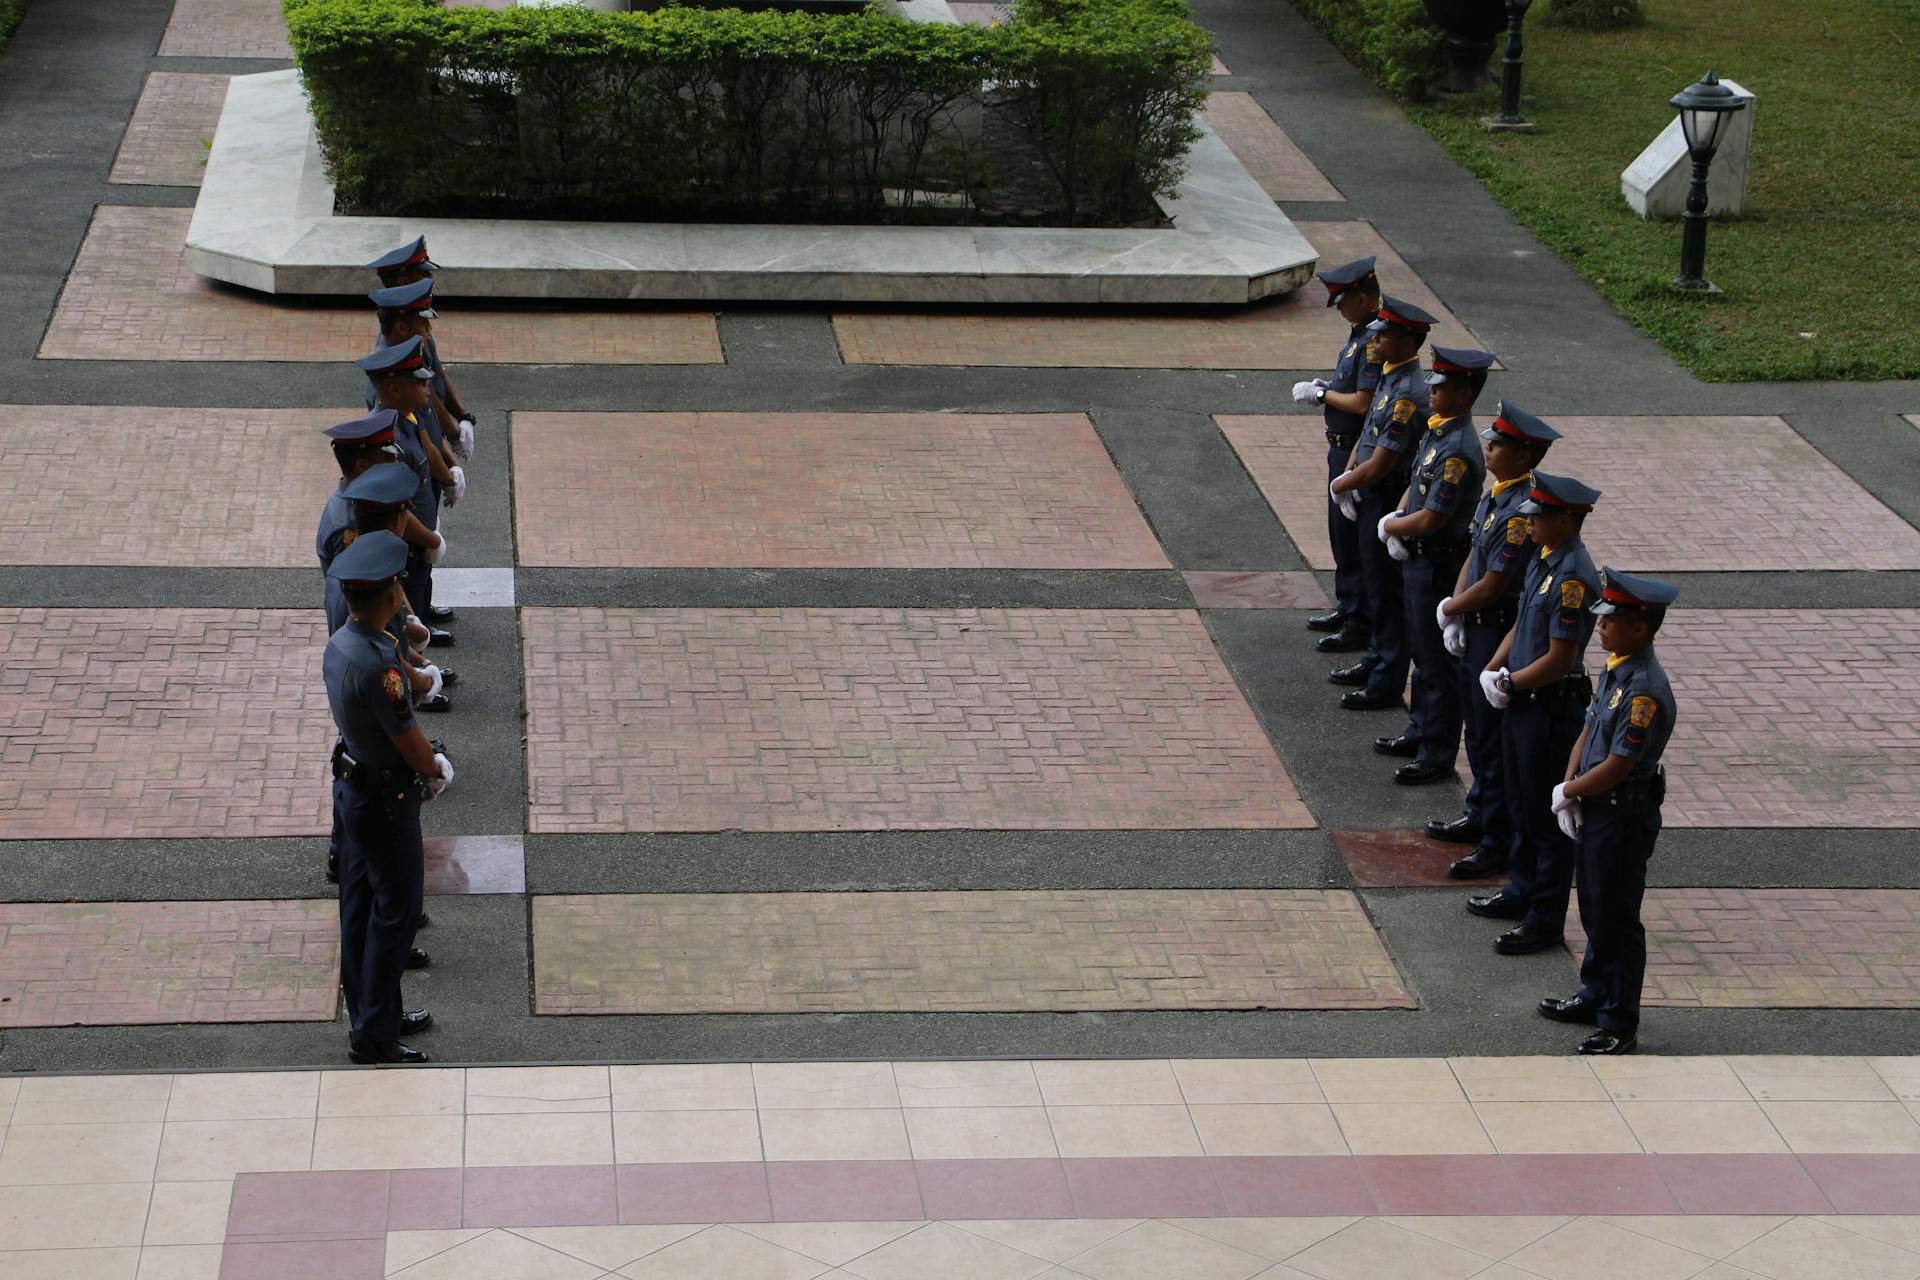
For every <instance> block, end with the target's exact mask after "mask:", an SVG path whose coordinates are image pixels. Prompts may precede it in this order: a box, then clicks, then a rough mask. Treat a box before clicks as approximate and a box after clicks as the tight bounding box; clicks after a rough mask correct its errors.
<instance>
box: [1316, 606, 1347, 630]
mask: <svg viewBox="0 0 1920 1280" xmlns="http://www.w3.org/2000/svg"><path fill="white" fill-rule="evenodd" d="M1346 625H1347V615H1346V614H1344V613H1342V612H1340V611H1339V610H1338V609H1335V610H1334V611H1333V612H1332V613H1316V614H1314V615H1313V616H1312V617H1311V618H1308V619H1307V630H1309V631H1338V630H1339V629H1340V628H1341V627H1344V626H1346Z"/></svg>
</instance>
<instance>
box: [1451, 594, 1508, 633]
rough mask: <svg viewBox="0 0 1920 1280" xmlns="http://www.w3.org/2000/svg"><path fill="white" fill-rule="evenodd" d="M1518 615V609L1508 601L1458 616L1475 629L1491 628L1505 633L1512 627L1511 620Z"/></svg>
mask: <svg viewBox="0 0 1920 1280" xmlns="http://www.w3.org/2000/svg"><path fill="white" fill-rule="evenodd" d="M1519 615H1520V607H1519V606H1518V605H1517V604H1515V603H1514V602H1513V601H1511V600H1508V601H1506V602H1505V603H1504V604H1496V605H1492V606H1490V607H1488V608H1485V609H1476V610H1475V611H1474V612H1472V613H1463V614H1461V615H1460V616H1461V617H1463V618H1465V619H1466V620H1467V622H1468V623H1469V624H1470V625H1472V626H1476V627H1491V628H1493V629H1494V630H1495V631H1503V632H1504V631H1507V630H1510V629H1511V628H1512V627H1513V620H1514V619H1515V618H1516V617H1518V616H1519Z"/></svg>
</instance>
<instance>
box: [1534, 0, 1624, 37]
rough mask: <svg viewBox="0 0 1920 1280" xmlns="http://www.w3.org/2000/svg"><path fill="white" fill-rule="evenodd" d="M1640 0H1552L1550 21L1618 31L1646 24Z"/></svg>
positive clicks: (1564, 25) (1579, 29) (1563, 25)
mask: <svg viewBox="0 0 1920 1280" xmlns="http://www.w3.org/2000/svg"><path fill="white" fill-rule="evenodd" d="M1646 20H1647V15H1646V11H1645V10H1643V9H1642V8H1641V7H1640V0H1553V3H1552V4H1551V5H1550V6H1549V7H1548V9H1547V21H1548V22H1551V23H1552V24H1553V25H1554V26H1556V27H1571V28H1573V29H1574V30H1576V31H1618V30H1620V29H1621V28H1623V27H1638V26H1642V25H1644V24H1645V23H1646Z"/></svg>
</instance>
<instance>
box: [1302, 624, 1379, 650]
mask: <svg viewBox="0 0 1920 1280" xmlns="http://www.w3.org/2000/svg"><path fill="white" fill-rule="evenodd" d="M1372 643H1373V633H1372V632H1370V631H1367V630H1365V629H1363V628H1361V627H1356V626H1354V625H1353V624H1352V623H1348V624H1347V625H1346V626H1344V627H1342V628H1340V629H1339V630H1338V631H1336V632H1334V633H1333V634H1332V635H1330V636H1321V637H1320V638H1319V639H1318V640H1316V641H1314V644H1313V647H1314V648H1316V649H1318V650H1319V651H1320V652H1322V653H1357V652H1359V651H1360V650H1362V649H1364V648H1366V647H1367V646H1368V645H1370V644H1372Z"/></svg>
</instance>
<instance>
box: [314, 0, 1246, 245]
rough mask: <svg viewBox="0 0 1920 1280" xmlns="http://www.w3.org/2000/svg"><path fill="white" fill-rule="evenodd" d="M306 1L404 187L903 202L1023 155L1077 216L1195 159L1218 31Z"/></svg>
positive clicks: (1115, 15)
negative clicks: (1198, 118) (1013, 142)
mask: <svg viewBox="0 0 1920 1280" xmlns="http://www.w3.org/2000/svg"><path fill="white" fill-rule="evenodd" d="M283 3H284V7H285V11H286V16H287V29H288V33H289V36H290V38H291V43H292V45H293V50H294V58H295V60H296V62H297V63H298V65H299V68H300V72H301V76H302V78H303V80H304V81H305V84H306V89H307V94H308V96H309V98H310V99H311V101H312V103H313V111H314V119H315V122H316V124H317V127H318V130H319V134H320V143H321V148H322V150H323V152H324V153H325V156H326V162H327V170H328V174H329V176H330V177H331V178H332V179H333V182H334V186H335V189H336V190H337V192H338V193H339V196H340V198H341V200H342V202H343V203H344V204H345V205H347V206H349V207H352V208H354V209H356V210H364V211H371V212H383V213H402V212H427V211H436V210H443V209H447V208H449V207H458V206H465V207H468V208H475V207H479V208H485V207H488V206H489V205H496V206H505V205H512V206H518V207H528V206H534V207H542V208H556V209H562V210H565V211H567V212H570V213H573V214H576V215H578V216H596V215H598V216H612V217H620V216H631V215H633V214H635V213H641V214H647V215H658V214H660V213H663V212H671V211H673V210H676V209H698V210H707V211H712V210H716V209H717V210H723V211H725V210H737V211H740V212H741V213H743V214H746V215H749V216H752V215H760V216H783V215H785V216H793V215H799V216H805V215H806V214H808V213H809V212H811V213H814V214H821V213H824V214H826V215H828V216H847V217H854V218H864V219H879V218H885V217H899V216H902V215H903V213H904V210H903V209H902V208H901V205H902V201H903V197H902V195H901V194H900V193H902V192H908V193H912V192H923V191H929V190H941V191H946V192H954V193H964V194H967V195H969V196H973V197H975V198H976V199H978V198H982V197H986V196H989V195H990V194H991V193H992V191H993V190H994V189H995V187H996V186H997V185H1000V184H1002V183H1005V182H1008V181H1014V182H1018V183H1020V184H1023V189H1031V188H1033V187H1034V186H1035V185H1036V184H1038V185H1039V186H1040V187H1042V188H1044V189H1045V190H1047V191H1048V192H1049V193H1050V195H1051V199H1052V203H1053V204H1054V205H1055V207H1056V209H1057V211H1058V212H1059V213H1060V214H1062V215H1063V216H1065V217H1066V218H1068V219H1069V220H1071V221H1073V222H1076V223H1116V222H1126V221H1130V220H1134V219H1138V218H1139V217H1141V216H1143V214H1148V213H1151V211H1152V205H1151V198H1152V196H1153V195H1155V194H1158V193H1164V192H1167V191H1169V190H1171V189H1172V187H1173V186H1174V184H1175V183H1176V182H1177V181H1178V178H1179V175H1180V171H1181V160H1182V157H1183V155H1184V154H1185V152H1186V150H1187V148H1188V147H1189V146H1191V144H1192V142H1193V139H1194V138H1195V137H1196V136H1197V132H1198V131H1197V129H1196V128H1195V125H1194V115H1195V113H1196V112H1197V111H1198V110H1199V108H1200V106H1201V105H1202V104H1203V103H1204V101H1205V97H1206V84H1207V79H1206V75H1207V59H1208V55H1209V52H1210V50H1211V47H1212V42H1211V40H1210V38H1209V37H1208V35H1207V33H1206V32H1204V31H1203V30H1201V29H1200V28H1199V27H1198V26H1196V25H1195V24H1194V23H1193V22H1192V21H1191V20H1190V18H1189V17H1188V16H1187V9H1186V5H1185V3H1184V0H1019V3H1018V6H1017V7H1016V9H1015V11H1014V16H1013V18H1012V20H1011V21H1009V22H1008V23H1007V24H1005V25H1004V26H1001V27H993V28H987V27H976V26H971V25H957V26H948V25H940V24H931V23H916V22H908V21H905V20H903V19H900V18H898V17H895V16H893V15H891V14H890V13H888V12H885V11H883V10H881V9H879V8H877V7H876V8H871V9H868V10H866V11H864V12H862V13H858V14H848V15H845V16H832V15H819V14H808V13H794V12H771V11H762V12H753V13H744V12H741V11H739V10H736V9H719V10H712V9H701V8H692V7H679V6H674V7H668V8H664V9H659V10H655V11H652V12H639V13H615V14H608V13H599V12H596V11H592V10H587V9H580V8H572V7H563V8H550V9H535V8H511V9H506V10H500V11H496V10H490V9H482V8H475V7H461V8H456V9H443V8H442V7H441V6H440V4H439V2H438V0H283ZM989 125H992V126H993V128H996V129H998V130H999V133H1000V135H1004V134H1006V133H1007V132H1008V131H1009V130H1011V131H1012V132H1013V134H1014V135H1016V136H1017V138H1018V141H1019V145H1018V146H1015V147H1011V148H1010V147H1008V146H1006V145H993V146H990V145H988V135H989V133H990V132H991V130H990V128H989ZM1009 155H1011V156H1012V157H1013V158H1012V159H1009ZM1016 170H1017V172H1016Z"/></svg>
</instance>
